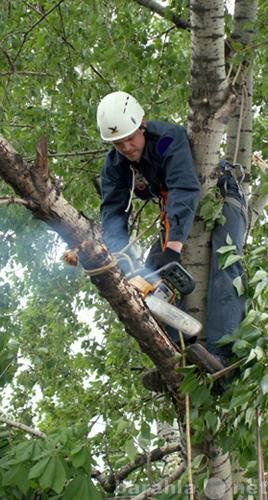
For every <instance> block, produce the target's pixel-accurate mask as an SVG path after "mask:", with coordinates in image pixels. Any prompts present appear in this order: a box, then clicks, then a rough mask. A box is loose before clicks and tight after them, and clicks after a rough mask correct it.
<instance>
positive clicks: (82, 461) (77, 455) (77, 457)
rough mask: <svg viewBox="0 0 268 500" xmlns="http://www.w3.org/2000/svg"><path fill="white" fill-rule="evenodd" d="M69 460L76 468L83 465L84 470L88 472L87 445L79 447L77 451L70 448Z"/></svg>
mask: <svg viewBox="0 0 268 500" xmlns="http://www.w3.org/2000/svg"><path fill="white" fill-rule="evenodd" d="M71 460H72V463H73V465H74V467H76V469H78V468H79V467H83V468H84V469H85V471H86V472H90V451H89V448H88V446H87V445H84V446H81V447H79V448H78V450H77V451H76V450H72V452H71Z"/></svg>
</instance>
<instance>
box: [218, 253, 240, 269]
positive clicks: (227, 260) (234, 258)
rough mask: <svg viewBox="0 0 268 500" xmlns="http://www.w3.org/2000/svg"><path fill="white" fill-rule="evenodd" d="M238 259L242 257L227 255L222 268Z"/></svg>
mask: <svg viewBox="0 0 268 500" xmlns="http://www.w3.org/2000/svg"><path fill="white" fill-rule="evenodd" d="M240 259H242V256H241V255H229V256H228V257H227V259H226V261H225V263H224V266H223V267H222V269H227V267H230V266H231V265H232V264H234V263H235V262H237V261H238V260H240Z"/></svg>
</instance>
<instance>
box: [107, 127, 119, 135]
mask: <svg viewBox="0 0 268 500" xmlns="http://www.w3.org/2000/svg"><path fill="white" fill-rule="evenodd" d="M108 129H109V130H111V133H112V134H116V133H117V132H118V128H117V126H115V127H108Z"/></svg>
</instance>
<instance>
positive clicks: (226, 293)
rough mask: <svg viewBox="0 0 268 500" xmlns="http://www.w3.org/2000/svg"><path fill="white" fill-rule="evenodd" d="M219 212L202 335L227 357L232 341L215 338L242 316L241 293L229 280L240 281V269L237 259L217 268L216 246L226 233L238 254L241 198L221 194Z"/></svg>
mask: <svg viewBox="0 0 268 500" xmlns="http://www.w3.org/2000/svg"><path fill="white" fill-rule="evenodd" d="M223 214H224V216H225V217H226V222H225V224H224V225H223V226H222V225H217V226H216V227H215V229H214V230H213V232H212V241H211V245H212V246H211V261H210V275H209V285H208V297H207V318H206V327H205V333H206V339H207V343H206V346H207V349H208V351H209V352H211V353H213V354H216V355H220V356H224V357H225V358H230V356H231V353H232V344H228V345H226V346H223V347H219V346H218V345H217V341H218V340H219V339H220V338H221V337H222V336H223V335H226V334H232V332H233V331H234V329H235V328H236V327H237V326H238V325H239V323H240V322H241V320H242V319H243V316H244V310H245V297H244V296H243V295H242V296H240V297H239V296H238V293H237V291H236V289H235V287H234V286H233V280H234V279H235V278H236V277H237V276H241V277H242V280H243V281H244V270H243V265H242V262H241V260H239V261H237V262H235V263H234V264H232V265H231V266H229V267H227V268H226V269H219V267H218V257H219V254H218V253H217V250H218V249H219V248H220V247H222V246H225V245H227V244H228V243H226V237H227V235H228V234H229V235H230V236H231V238H232V241H233V245H236V247H237V253H239V254H242V251H243V243H244V237H245V232H246V228H247V221H246V213H245V209H244V202H243V200H242V199H241V198H240V199H239V198H238V197H233V198H232V197H230V196H228V192H227V195H226V198H225V202H224V207H223Z"/></svg>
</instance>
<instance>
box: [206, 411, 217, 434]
mask: <svg viewBox="0 0 268 500" xmlns="http://www.w3.org/2000/svg"><path fill="white" fill-rule="evenodd" d="M205 422H206V425H207V427H208V428H209V429H211V430H212V431H215V429H216V425H217V415H216V414H215V413H213V412H211V411H207V412H206V413H205Z"/></svg>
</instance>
